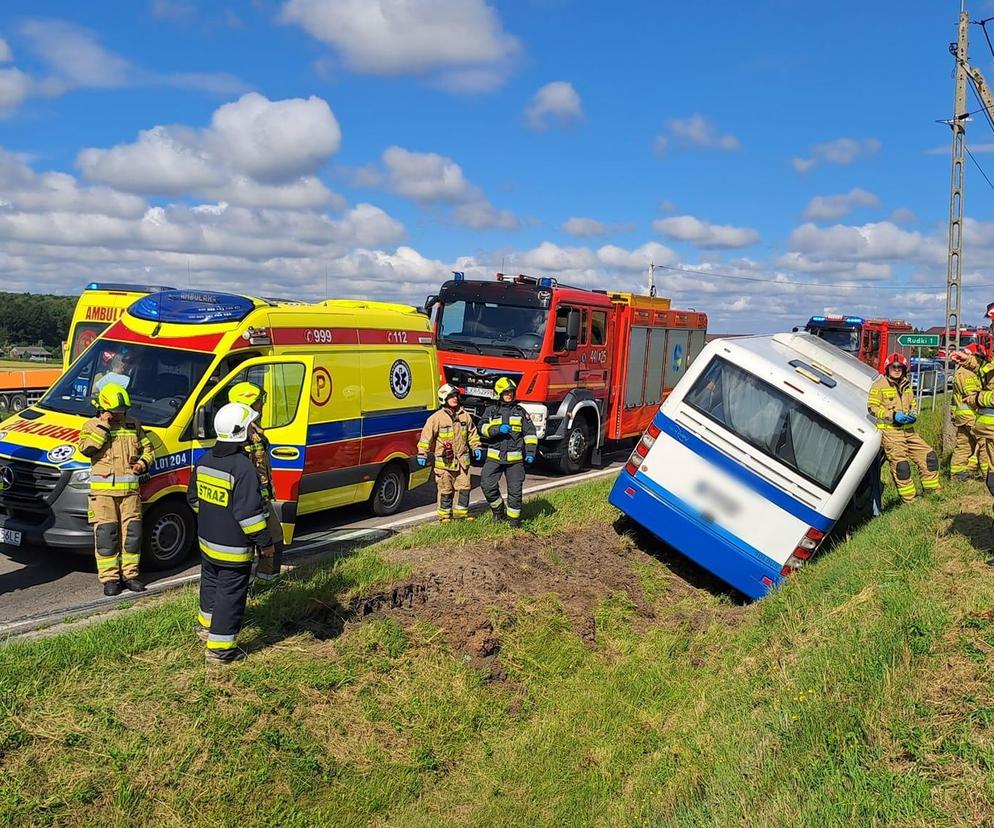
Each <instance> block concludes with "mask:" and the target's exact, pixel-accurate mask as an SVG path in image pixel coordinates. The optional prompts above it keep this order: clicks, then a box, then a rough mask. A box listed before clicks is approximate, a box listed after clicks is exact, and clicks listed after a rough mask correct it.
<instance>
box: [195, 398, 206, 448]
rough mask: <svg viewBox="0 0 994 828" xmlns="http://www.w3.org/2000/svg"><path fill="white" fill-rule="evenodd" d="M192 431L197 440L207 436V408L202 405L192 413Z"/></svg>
mask: <svg viewBox="0 0 994 828" xmlns="http://www.w3.org/2000/svg"><path fill="white" fill-rule="evenodd" d="M193 433H194V434H196V435H197V439H198V440H203V439H205V438H206V437H207V409H206V408H204V407H203V406H201V407H200V408H198V409H197V410H196V412H195V413H194V415H193Z"/></svg>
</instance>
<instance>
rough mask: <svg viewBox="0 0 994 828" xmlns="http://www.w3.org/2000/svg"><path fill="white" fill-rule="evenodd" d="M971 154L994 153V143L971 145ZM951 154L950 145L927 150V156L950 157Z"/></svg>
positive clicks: (941, 145)
mask: <svg viewBox="0 0 994 828" xmlns="http://www.w3.org/2000/svg"><path fill="white" fill-rule="evenodd" d="M969 146H970V152H972V153H973V154H974V155H983V154H985V153H991V152H994V143H987V144H970V145H969ZM949 152H950V147H949V144H940V145H939V146H937V147H932V148H931V149H927V150H925V154H926V155H946V156H948V155H949Z"/></svg>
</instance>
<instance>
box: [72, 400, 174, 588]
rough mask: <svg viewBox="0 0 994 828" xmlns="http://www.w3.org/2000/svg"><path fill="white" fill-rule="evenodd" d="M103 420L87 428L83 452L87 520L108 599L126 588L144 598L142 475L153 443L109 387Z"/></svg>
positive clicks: (81, 433)
mask: <svg viewBox="0 0 994 828" xmlns="http://www.w3.org/2000/svg"><path fill="white" fill-rule="evenodd" d="M94 405H96V407H97V410H98V412H99V414H98V415H97V416H96V417H94V418H92V419H90V420H87V421H86V422H85V423H83V427H82V428H81V429H80V431H79V442H78V447H79V450H80V452H81V453H82V454H83V455H84V456H86V457H87V458H89V460H90V497H89V503H88V507H89V508H88V519H89V522H90V523H91V524H93V538H94V544H95V547H96V557H97V577H98V578H99V579H100V583H102V584H103V585H104V595H120V593H121V589H122V588H123V587H127V588H128V589H129V590H131V591H132V592H144V590H145V585H144V584H143V583H142V582H141V581H139V580H138V563H139V560H140V558H141V544H142V501H141V494H140V492H139V487H140V483H141V480H140V478H141V475H143V474H145V473H147V472H148V470H149V469H150V468H151V467H152V463H153V461H154V460H155V452H154V450H153V448H152V442H151V441H150V440H149V439H148V436H147V435H146V434H145V432H144V431H143V430H142V427H141V425H140V424H139V423H138V422H136V421H135V420H133V419H132V418H130V417H128V416H127V413H128V409H129V408H130V407H131V397H130V396H129V395H128V392H127V390H126V389H124V388H122V387H121V386H120V385H117V384H116V383H106V384H105V385H104V386H103V387H102V388H101V389H100V392H99V394H98V395H97V398H96V400H95V401H94Z"/></svg>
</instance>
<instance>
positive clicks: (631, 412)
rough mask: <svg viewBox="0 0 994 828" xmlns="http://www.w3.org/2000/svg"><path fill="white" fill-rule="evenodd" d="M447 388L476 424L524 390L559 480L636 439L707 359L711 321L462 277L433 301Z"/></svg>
mask: <svg viewBox="0 0 994 828" xmlns="http://www.w3.org/2000/svg"><path fill="white" fill-rule="evenodd" d="M425 309H426V310H427V311H428V312H429V313H431V312H432V310H433V309H434V310H435V342H436V345H437V347H438V359H439V370H440V373H441V377H440V378H441V381H442V382H447V383H451V384H452V385H455V386H458V387H459V388H461V389H462V390H463V392H464V397H465V401H466V407H467V409H469V410H470V412H471V413H472V414H474V415H475V416H477V417H478V416H479V415H480V414H482V413H483V410H484V408H485V407H486V406H487V404H488V403H489V402H490V401H492V400H493V399H495V398H496V394H495V393H494V383H495V382H496V381H497V380H498V379H499V378H500V377H509V378H510V379H512V380H514V382H515V383H517V386H518V391H517V396H518V401H519V402H520V403H521V405H522V407H523V408H524V409H525V410H526V411H527V412H528V415H529V416H530V417H531V420H532V423H533V424H534V426H535V430H536V433H537V435H538V438H539V454H540V456H541V457H543V458H544V459H545V460H547V461H549V462H550V463H552V464H554V465H555V466H557V467H558V468H559V470H560V471H561V472H563V473H564V474H574V473H576V472H578V471H580V469H582V468H584V467H585V466H586V465H587V464H588V463H589V462H591V461H594V462H596V461H597V460H598V459H599V455H600V454H601V452H602V451H603V450H604V449H605V448H607V447H608V446H610V445H611V444H612V443H618V442H620V441H624V440H627V439H630V438H637V437H639V436H641V434H642V432H643V431H644V430H645V427H646V425H647V424H648V423H649V422H650V421H651V420H652V417H653V415H654V414H655V413H656V411H657V410H658V409H659V405H660V403H662V401H663V400H664V399H666V396H667V394H668V393H669V392H670V390H671V389H672V388H673V386H675V385H676V383H677V382H678V381H679V379H680V378H681V377H682V376H683V374H684V371H686V369H687V366H688V365H690V363H691V362H692V361H693V359H694V357H696V356H697V354H699V353H700V352H701V350H702V349H703V348H704V338H705V334H706V331H707V316H706V315H705V314H703V313H698V312H696V311H690V310H675V309H673V308H671V307H670V300H669V299H664V298H662V297H652V296H639V295H636V294H632V293H615V292H609V291H606V290H587V289H584V288H576V287H570V286H568V285H561V284H559V282H558V281H557V280H556V279H553V278H548V277H546V278H535V277H532V276H525V275H523V274H519V275H517V276H513V277H511V276H505V275H504V274H503V273H498V274H497V278H496V280H494V281H485V280H468V279H465V278H464V277H463V274H461V273H456V274H455V278H454V279H451V280H449V281H447V282H445V283H444V284H443V285H442V287H441V289H440V290H439V293H438V294H437V295H433V296H429V297H428V300H427V302H426V303H425Z"/></svg>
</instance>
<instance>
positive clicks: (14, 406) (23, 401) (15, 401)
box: [7, 394, 28, 414]
mask: <svg viewBox="0 0 994 828" xmlns="http://www.w3.org/2000/svg"><path fill="white" fill-rule="evenodd" d="M7 399H8V401H9V405H10V410H11V411H12V412H14V413H15V414H16V413H17V412H18V411H23V410H24V409H25V408H27V407H28V398H27V397H25V396H24V395H23V394H11V395H10V397H8V398H7Z"/></svg>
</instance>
